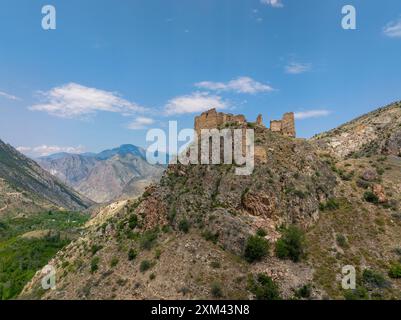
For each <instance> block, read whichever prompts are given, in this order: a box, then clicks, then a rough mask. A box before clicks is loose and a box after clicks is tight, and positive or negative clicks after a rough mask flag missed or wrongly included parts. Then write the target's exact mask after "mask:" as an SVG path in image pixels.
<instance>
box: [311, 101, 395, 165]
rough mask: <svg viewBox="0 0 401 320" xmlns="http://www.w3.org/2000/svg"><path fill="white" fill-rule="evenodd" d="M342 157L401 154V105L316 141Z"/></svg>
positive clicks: (374, 114) (324, 135)
mask: <svg viewBox="0 0 401 320" xmlns="http://www.w3.org/2000/svg"><path fill="white" fill-rule="evenodd" d="M313 140H314V141H316V142H317V143H318V144H319V146H320V147H321V148H323V149H326V150H328V151H330V152H331V153H332V154H334V155H336V156H338V157H340V158H342V157H351V156H353V157H363V156H369V155H375V154H383V155H394V156H400V155H401V102H395V103H392V104H390V105H388V106H385V107H383V108H380V109H377V110H375V111H373V112H370V113H368V114H365V115H363V116H361V117H359V118H357V119H354V120H352V121H350V122H348V123H346V124H344V125H342V126H340V127H338V128H336V129H333V130H331V131H328V132H325V133H321V134H318V135H316V136H315V137H314V138H313Z"/></svg>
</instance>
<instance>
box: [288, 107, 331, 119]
mask: <svg viewBox="0 0 401 320" xmlns="http://www.w3.org/2000/svg"><path fill="white" fill-rule="evenodd" d="M330 114H331V111H330V110H325V109H321V110H307V111H300V112H296V113H295V119H297V120H304V119H309V118H320V117H327V116H328V115H330Z"/></svg>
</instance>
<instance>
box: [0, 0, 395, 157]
mask: <svg viewBox="0 0 401 320" xmlns="http://www.w3.org/2000/svg"><path fill="white" fill-rule="evenodd" d="M46 4H51V5H54V6H55V8H56V11H57V29H56V30H50V31H45V30H43V29H42V27H41V20H42V17H43V15H42V13H41V9H42V7H43V6H44V5H46ZM346 4H352V5H354V6H355V8H356V13H357V30H344V29H342V28H341V19H342V17H343V15H342V13H341V9H342V7H343V6H344V5H346ZM0 39H1V44H0V139H2V140H4V141H6V142H8V143H11V144H12V145H14V146H16V147H24V148H21V150H23V151H25V152H26V153H28V154H31V155H35V156H37V155H43V154H47V153H51V152H57V151H70V152H74V151H77V152H82V151H94V152H97V151H101V150H103V149H106V148H111V147H115V146H118V145H120V144H124V143H132V144H136V145H139V146H145V145H146V142H145V135H146V132H147V129H148V128H158V127H161V128H165V127H167V123H168V121H169V120H178V121H179V126H180V127H181V128H186V127H192V126H193V117H194V116H195V115H196V114H198V113H199V112H200V111H201V110H204V109H207V108H208V107H209V106H210V107H218V109H220V110H222V111H223V110H226V111H227V112H231V113H242V114H245V115H246V117H247V118H248V120H254V119H255V118H256V116H257V115H258V114H259V113H261V114H262V115H263V116H264V119H265V122H266V123H268V121H269V120H271V119H278V118H280V117H281V115H282V114H283V113H284V112H287V111H294V112H296V113H297V118H298V119H297V124H296V125H297V130H298V135H299V136H300V137H310V136H312V135H313V134H315V133H318V132H321V131H324V130H328V129H331V128H333V127H335V126H337V125H339V124H341V123H343V122H345V121H347V120H350V119H352V118H354V117H356V116H358V115H360V114H363V113H366V112H368V111H370V110H373V109H375V108H377V107H380V106H383V105H385V104H387V103H390V102H392V101H395V100H399V99H400V92H401V76H400V74H401V63H400V56H401V3H400V1H399V0H386V1H382V2H378V1H372V0H348V1H340V0H330V1H321V0H281V1H278V2H277V0H190V1H189V0H146V1H145V0H137V1H135V0H133V1H112V0H85V1H78V0H68V1H66V0H63V1H60V0H59V1H57V0H47V1H36V0H2V1H1V4H0Z"/></svg>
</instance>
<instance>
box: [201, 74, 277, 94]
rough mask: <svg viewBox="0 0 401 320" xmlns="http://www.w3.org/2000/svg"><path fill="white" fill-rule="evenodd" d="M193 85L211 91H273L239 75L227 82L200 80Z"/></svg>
mask: <svg viewBox="0 0 401 320" xmlns="http://www.w3.org/2000/svg"><path fill="white" fill-rule="evenodd" d="M195 86H196V87H198V88H200V89H207V90H213V91H232V92H236V93H249V94H255V93H260V92H270V91H274V89H273V88H272V87H271V86H269V85H267V84H264V83H261V82H258V81H256V80H253V79H252V78H250V77H239V78H237V79H234V80H231V81H229V82H212V81H202V82H198V83H196V84H195Z"/></svg>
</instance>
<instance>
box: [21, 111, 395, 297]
mask: <svg viewBox="0 0 401 320" xmlns="http://www.w3.org/2000/svg"><path fill="white" fill-rule="evenodd" d="M386 110H388V111H389V112H391V113H392V112H395V113H396V112H398V109H392V107H389V108H388V109H386ZM394 110H395V111H394ZM379 113H380V114H381V115H380V117H385V116H384V115H383V111H379ZM376 114H377V113H375V112H374V113H371V114H369V115H366V116H364V117H362V118H361V119H364V121H366V123H372V122H374V119H375V118H376ZM235 117H236V118H235V119H234V121H232V120H233V118H232V117H231V115H230V116H229V117H228V118H230V119H229V122H224V121H223V122H222V123H218V124H217V126H218V127H225V128H232V129H234V128H254V129H255V144H256V146H255V150H257V154H256V164H255V170H254V171H253V173H252V174H251V175H249V176H237V175H235V173H234V172H235V167H236V165H234V164H233V165H190V166H183V165H170V166H169V167H168V169H167V170H166V172H165V173H164V175H163V177H162V179H161V181H160V183H158V184H155V185H152V186H151V187H149V188H147V190H146V191H145V192H144V193H143V195H142V196H141V197H140V198H139V199H136V200H125V201H120V202H117V203H114V204H111V205H109V206H107V207H104V208H101V209H99V211H98V212H97V215H96V216H95V217H94V218H93V219H92V220H91V221H90V222H89V223H88V224H87V229H86V232H85V234H84V235H83V236H82V237H80V238H79V239H77V240H76V241H74V242H72V243H71V244H70V245H68V246H67V247H66V248H65V249H63V250H62V251H60V252H59V253H58V254H57V256H56V257H55V258H54V259H52V260H51V261H50V264H51V265H53V266H54V267H55V268H56V270H57V289H56V290H53V291H46V292H45V291H43V290H42V289H41V288H40V279H41V276H40V275H39V274H37V275H36V276H35V277H34V278H33V279H32V281H31V282H30V283H29V284H28V285H27V286H26V287H25V289H24V291H23V293H22V295H21V297H23V298H34V299H37V298H42V299H210V298H213V299H222V298H224V299H226V298H228V299H280V298H285V299H344V298H346V299H394V298H400V297H401V283H400V282H399V278H400V277H401V274H400V273H401V272H400V270H401V265H400V254H401V249H400V247H399V245H400V243H401V215H400V211H399V210H400V203H401V193H400V190H401V185H400V181H401V170H400V169H401V158H400V157H399V156H397V155H392V154H391V155H388V156H383V155H382V153H383V149H380V148H377V149H373V150H375V151H372V153H369V154H367V155H366V156H363V154H361V156H360V157H352V158H348V157H343V156H342V155H345V154H346V155H348V154H349V152H347V153H331V152H332V150H331V149H325V148H322V145H320V144H316V139H314V140H312V141H307V140H303V139H296V138H293V137H290V136H286V135H284V134H283V133H282V132H281V131H275V130H271V129H268V128H266V127H265V126H264V125H263V121H262V119H261V117H258V119H257V121H256V122H252V123H251V122H248V121H246V119H245V118H242V117H238V116H235ZM226 119H227V117H226ZM397 119H398V118H396V117H395V118H394V121H398V120H397ZM356 121H359V120H355V121H353V122H351V123H350V124H348V125H345V126H344V128H351V127H352V126H354V124H355V123H356ZM227 123H228V124H227ZM209 124H210V122H209ZM386 128H394V125H393V124H392V122H391V121H390V122H387V123H386ZM294 129H295V126H294ZM391 130H392V129H391ZM391 132H393V131H391ZM324 137H325V138H328V137H329V134H324V135H323V137H322V139H324ZM351 139H352V136H351ZM391 141H393V135H391V134H390V135H389V136H386V139H385V140H384V141H381V143H382V144H381V145H383V146H388V145H389V144H391V143H390V142H391ZM358 150H363V149H358ZM375 152H376V153H375ZM346 265H352V266H354V267H355V269H356V271H357V289H356V290H343V289H342V288H341V277H342V274H341V270H342V267H343V266H346Z"/></svg>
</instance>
